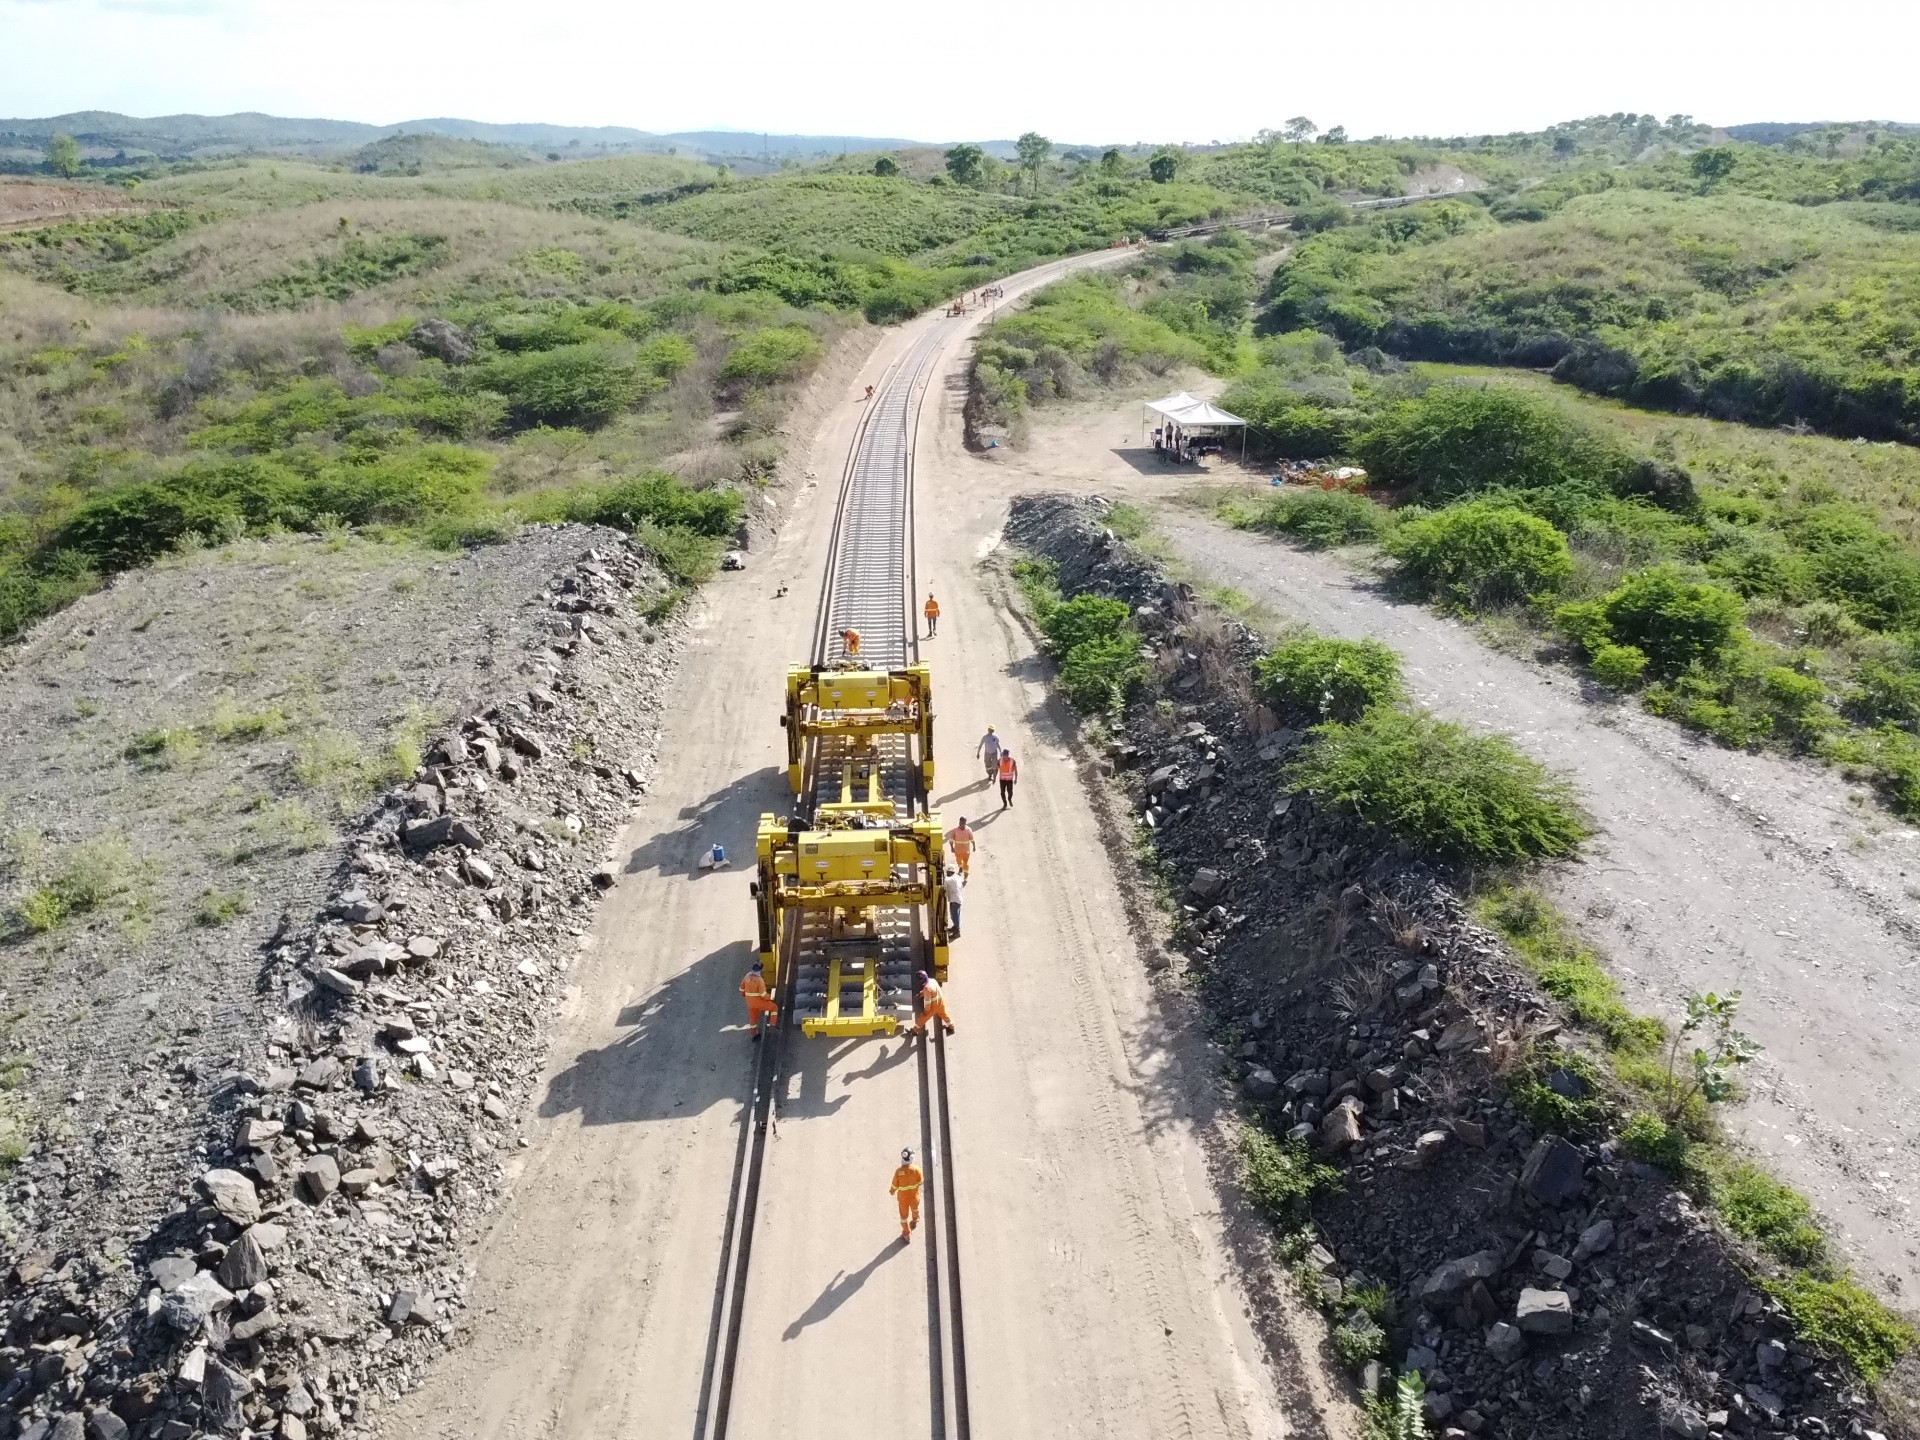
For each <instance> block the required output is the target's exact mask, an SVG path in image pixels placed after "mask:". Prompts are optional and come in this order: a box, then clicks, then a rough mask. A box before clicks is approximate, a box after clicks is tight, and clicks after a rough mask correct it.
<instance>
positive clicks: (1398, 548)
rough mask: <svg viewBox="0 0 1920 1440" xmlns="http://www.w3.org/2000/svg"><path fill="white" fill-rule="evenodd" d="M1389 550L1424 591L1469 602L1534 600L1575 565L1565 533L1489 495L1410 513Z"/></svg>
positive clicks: (1562, 579)
mask: <svg viewBox="0 0 1920 1440" xmlns="http://www.w3.org/2000/svg"><path fill="white" fill-rule="evenodd" d="M1387 553H1388V554H1390V555H1392V556H1393V557H1394V558H1395V559H1397V560H1398V561H1399V562H1400V566H1401V573H1402V574H1403V575H1405V576H1406V577H1407V578H1408V579H1409V580H1411V581H1412V582H1413V584H1415V585H1416V586H1418V587H1419V589H1420V590H1421V591H1423V592H1424V593H1426V594H1429V595H1437V596H1440V597H1442V598H1444V599H1446V600H1449V601H1451V602H1453V603H1455V604H1460V605H1467V606H1483V605H1493V604H1500V603H1503V602H1507V601H1515V600H1532V599H1535V598H1537V597H1540V596H1542V595H1546V594H1549V593H1551V592H1552V591H1554V590H1557V589H1559V588H1560V586H1561V585H1563V584H1565V583H1566V580H1567V577H1568V576H1569V575H1571V574H1572V573H1573V556H1572V555H1571V554H1570V553H1569V552H1568V550H1567V537H1566V536H1564V535H1562V534H1561V533H1560V532H1559V531H1558V530H1556V529H1554V527H1553V526H1551V525H1549V524H1548V523H1547V522H1546V521H1544V520H1542V519H1540V518H1539V517H1538V516H1537V515H1530V514H1528V513H1527V512H1526V511H1524V510H1519V509H1516V508H1514V507H1513V506H1511V505H1501V504H1498V503H1494V502H1487V501H1470V502H1468V503H1466V504H1463V505H1453V506H1449V507H1448V508H1447V509H1445V510H1440V511H1437V512H1435V513H1434V514H1431V515H1423V516H1421V517H1419V518H1418V519H1414V520H1409V521H1406V522H1405V523H1404V524H1402V525H1401V526H1400V527H1399V528H1398V529H1396V530H1395V531H1394V533H1393V535H1392V536H1391V537H1390V538H1389V539H1388V541H1387Z"/></svg>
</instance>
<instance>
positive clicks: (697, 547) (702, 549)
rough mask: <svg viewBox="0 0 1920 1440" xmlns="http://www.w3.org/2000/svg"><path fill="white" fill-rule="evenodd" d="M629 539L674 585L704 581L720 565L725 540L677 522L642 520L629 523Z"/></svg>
mask: <svg viewBox="0 0 1920 1440" xmlns="http://www.w3.org/2000/svg"><path fill="white" fill-rule="evenodd" d="M633 543H634V544H635V545H637V546H639V547H640V549H642V550H643V551H645V552H646V554H647V556H648V557H649V558H650V559H651V560H652V561H653V562H654V564H656V565H658V566H659V567H660V569H661V570H662V572H664V573H665V575H666V577H667V578H668V579H669V580H671V581H673V583H674V584H676V585H704V584H706V583H707V581H709V580H711V579H712V578H713V577H714V573H715V572H716V571H718V570H719V568H720V557H721V556H722V554H724V553H725V551H726V548H727V542H726V541H725V540H721V539H716V538H715V537H714V536H711V535H703V534H701V533H700V532H699V531H698V530H689V529H687V528H685V527H683V526H680V525H656V524H654V523H653V522H652V521H650V520H642V521H640V522H639V523H638V524H636V525H635V526H634V527H633Z"/></svg>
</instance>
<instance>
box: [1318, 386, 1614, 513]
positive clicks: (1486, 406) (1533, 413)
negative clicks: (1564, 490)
mask: <svg viewBox="0 0 1920 1440" xmlns="http://www.w3.org/2000/svg"><path fill="white" fill-rule="evenodd" d="M1354 448H1355V453H1356V454H1357V455H1358V456H1359V457H1360V461H1361V463H1362V464H1364V465H1365V466H1366V467H1367V472H1368V475H1369V477H1370V478H1371V479H1372V480H1374V481H1375V482H1376V483H1384V484H1388V485H1406V484H1416V483H1417V484H1418V485H1419V487H1420V493H1421V494H1422V495H1423V496H1427V497H1431V498H1434V499H1440V500H1451V499H1456V498H1458V497H1460V496H1463V495H1472V494H1474V493H1476V492H1478V491H1481V490H1489V489H1509V490H1535V489H1545V488H1548V487H1552V486H1557V485H1567V484H1573V485H1580V486H1585V487H1589V488H1592V489H1594V490H1596V491H1605V490H1609V489H1612V488H1613V487H1615V486H1616V485H1618V484H1621V483H1622V482H1623V481H1624V480H1625V478H1626V477H1627V476H1628V475H1629V474H1630V473H1631V471H1632V469H1633V461H1632V459H1631V458H1630V457H1629V456H1628V455H1627V454H1626V453H1625V452H1624V451H1623V450H1621V449H1620V448H1619V447H1618V446H1616V445H1615V444H1614V443H1613V442H1612V441H1610V440H1608V439H1605V438H1603V437H1601V436H1599V435H1597V434H1595V433H1594V432H1592V431H1590V430H1587V429H1586V428H1585V427H1584V426H1581V425H1578V424H1576V423H1575V422H1574V421H1572V420H1570V419H1568V418H1567V417H1566V416H1565V415H1564V414H1563V413H1562V412H1561V411H1560V410H1559V408H1558V407H1556V406H1555V405H1554V404H1553V403H1552V402H1551V401H1547V400H1543V399H1539V398H1536V397H1534V396H1531V395H1526V394H1523V393H1521V392H1520V391H1518V390H1515V389H1512V388H1510V387H1507V386H1501V385H1435V386H1434V387H1433V388H1432V389H1430V390H1428V391H1427V392H1426V393H1425V394H1423V395H1418V396H1414V397H1412V398H1410V399H1406V400H1402V401H1399V402H1397V403H1395V404H1393V405H1391V406H1389V407H1388V408H1387V409H1386V411H1385V412H1383V413H1382V414H1381V416H1380V417H1379V419H1378V420H1377V421H1376V422H1375V423H1374V425H1373V427H1372V428H1371V429H1369V430H1368V431H1367V432H1366V433H1365V434H1364V435H1362V436H1360V438H1359V439H1358V440H1357V441H1356V442H1355V447H1354Z"/></svg>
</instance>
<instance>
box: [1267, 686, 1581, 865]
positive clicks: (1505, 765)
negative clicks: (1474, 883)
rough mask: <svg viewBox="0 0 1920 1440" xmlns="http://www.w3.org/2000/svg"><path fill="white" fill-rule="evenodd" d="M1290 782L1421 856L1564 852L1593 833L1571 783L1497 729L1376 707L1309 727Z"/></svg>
mask: <svg viewBox="0 0 1920 1440" xmlns="http://www.w3.org/2000/svg"><path fill="white" fill-rule="evenodd" d="M1286 773H1287V779H1288V782H1289V783H1290V784H1292V785H1294V786H1296V787H1298V788H1300V789H1304V790H1306V791H1308V792H1310V793H1311V794H1313V795H1314V796H1315V798H1316V799H1318V800H1319V801H1320V802H1321V803H1322V804H1325V805H1328V806H1332V807H1334V808H1336V809H1340V810H1345V811H1347V812H1349V813H1350V814H1352V815H1353V816H1354V817H1356V818H1357V819H1359V820H1360V821H1362V822H1363V823H1366V824H1369V825H1372V826H1375V827H1377V828H1378V829H1380V830H1382V831H1384V832H1385V833H1387V834H1389V835H1391V836H1393V837H1395V838H1396V839H1399V840H1401V841H1404V842H1405V843H1407V844H1409V845H1411V846H1413V847H1414V848H1415V849H1417V850H1420V851H1422V852H1424V853H1426V854H1428V855H1431V856H1434V857H1436V858H1440V859H1447V860H1523V859H1535V858H1542V857H1548V856H1558V855H1570V854H1572V853H1573V852H1574V851H1576V850H1578V849H1579V848H1580V846H1581V844H1582V843H1583V842H1584V841H1585V840H1586V839H1587V837H1588V836H1589V835H1590V834H1591V833H1592V825H1591V823H1590V822H1589V821H1588V819H1587V818H1586V816H1585V815H1584V814H1583V813H1582V812H1581V809H1580V807H1579V805H1578V803H1577V802H1576V800H1575V798H1574V794H1573V789H1572V787H1571V786H1570V785H1568V783H1567V782H1566V781H1565V780H1563V779H1561V778H1560V777H1558V776H1556V775H1553V774H1551V773H1550V772H1549V771H1548V770H1547V769H1546V768H1545V767H1544V766H1542V765H1541V764H1540V763H1539V762H1538V761H1536V760H1533V759H1530V758H1529V757H1527V756H1525V755H1523V754H1521V753H1520V751H1519V750H1518V749H1517V748H1515V746H1514V744H1513V742H1512V741H1511V740H1508V739H1507V738H1505V737H1504V736H1500V735H1476V734H1473V733H1472V732H1471V731H1468V730H1466V729H1464V728H1462V727H1461V726H1458V725H1454V724H1451V723H1449V722H1447V721H1444V720H1437V719H1435V718H1434V717H1433V716H1431V715H1427V714H1424V713H1421V714H1410V713H1408V712H1406V711H1403V710H1396V709H1393V708H1391V707H1388V706H1384V705H1383V706H1377V707H1375V708H1374V709H1372V710H1369V711H1368V712H1367V713H1366V714H1364V715H1362V716H1361V717H1360V718H1359V719H1358V720H1356V721H1354V722H1353V723H1352V724H1350V725H1339V724H1327V725H1321V726H1318V727H1316V728H1315V730H1314V731H1313V738H1312V741H1311V743H1310V744H1309V745H1308V746H1307V748H1306V750H1305V751H1304V752H1303V753H1302V754H1301V756H1300V757H1299V758H1298V759H1296V760H1295V761H1294V762H1293V764H1292V765H1291V766H1289V767H1288V770H1287V772H1286Z"/></svg>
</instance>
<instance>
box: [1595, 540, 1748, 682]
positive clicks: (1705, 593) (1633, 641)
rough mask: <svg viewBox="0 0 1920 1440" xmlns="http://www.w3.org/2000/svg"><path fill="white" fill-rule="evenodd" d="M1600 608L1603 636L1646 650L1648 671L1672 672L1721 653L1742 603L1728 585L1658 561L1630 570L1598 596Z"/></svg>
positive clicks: (1737, 624)
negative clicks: (1697, 578)
mask: <svg viewBox="0 0 1920 1440" xmlns="http://www.w3.org/2000/svg"><path fill="white" fill-rule="evenodd" d="M1600 613H1601V615H1602V616H1603V617H1604V618H1605V621H1606V627H1607V635H1608V638H1610V639H1611V640H1612V641H1613V642H1614V643H1615V644H1617V645H1631V646H1633V647H1635V648H1636V649H1638V650H1639V651H1641V652H1642V653H1643V654H1645V655H1646V657H1647V665H1648V669H1649V670H1650V671H1651V672H1652V673H1653V674H1655V675H1659V676H1671V675H1676V674H1678V673H1679V672H1680V671H1682V670H1684V669H1686V668H1687V666H1689V665H1692V664H1694V663H1696V662H1703V661H1704V662H1711V661H1713V660H1716V659H1718V658H1719V657H1720V656H1722V655H1723V654H1725V652H1726V651H1727V650H1728V648H1729V647H1730V646H1732V645H1733V643H1734V641H1735V639H1736V638H1737V637H1738V636H1739V634H1740V631H1741V624H1742V621H1743V620H1744V619H1745V615H1746V608H1745V606H1743V605H1742V604H1741V603H1740V597H1739V596H1738V595H1735V594H1734V593H1733V592H1732V591H1731V590H1723V589H1721V588H1720V587H1719V586H1718V585H1709V584H1705V583H1703V582H1699V581H1692V580H1688V579H1687V578H1686V577H1685V576H1684V575H1682V574H1681V573H1680V571H1678V570H1677V569H1675V568H1673V567H1672V566H1670V565H1659V566H1655V567H1653V568H1651V569H1647V570H1641V571H1638V572H1636V573H1635V574H1632V575H1629V576H1628V577H1627V578H1626V580H1625V581H1624V582H1622V583H1621V585H1620V587H1619V588H1618V589H1616V590H1614V591H1613V593H1612V594H1610V595H1608V596H1607V597H1606V598H1605V599H1604V600H1602V601H1601V602H1600Z"/></svg>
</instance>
